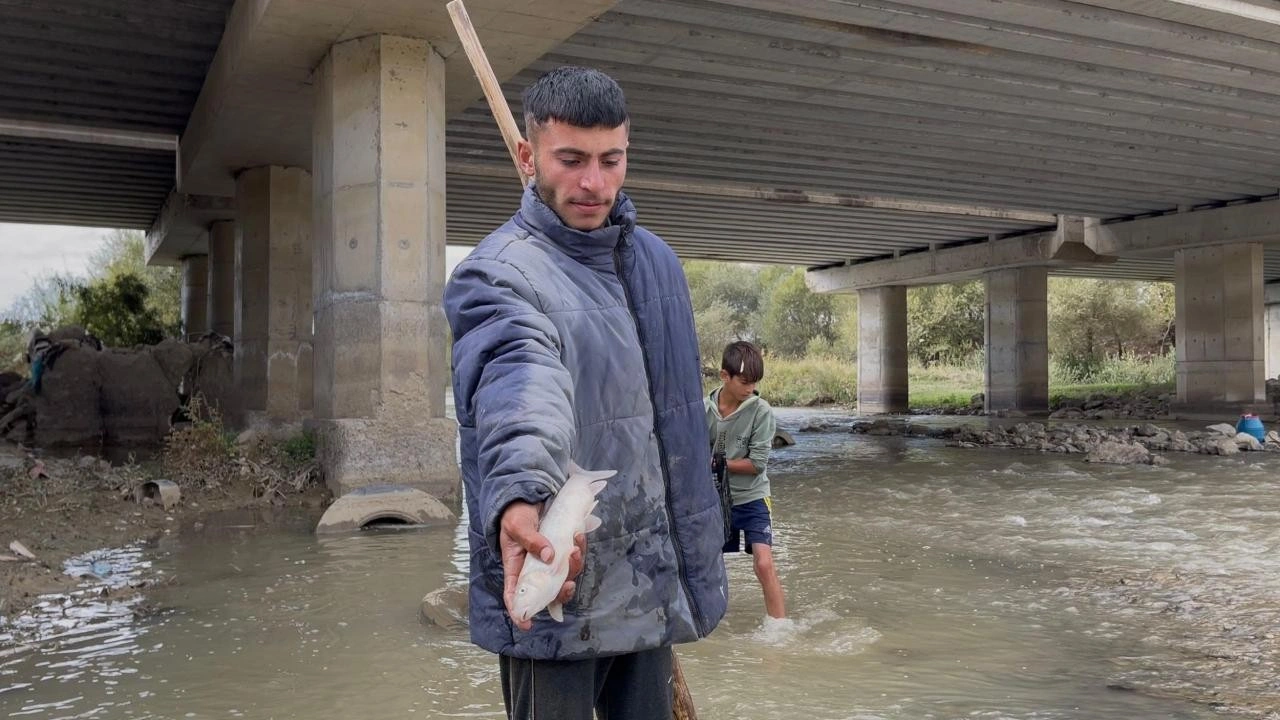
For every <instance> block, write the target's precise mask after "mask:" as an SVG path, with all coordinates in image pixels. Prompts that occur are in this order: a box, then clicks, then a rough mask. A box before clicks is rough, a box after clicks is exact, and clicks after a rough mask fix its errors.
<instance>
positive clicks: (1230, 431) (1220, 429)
mask: <svg viewBox="0 0 1280 720" xmlns="http://www.w3.org/2000/svg"><path fill="white" fill-rule="evenodd" d="M1205 430H1208V431H1210V432H1216V433H1218V434H1219V435H1222V436H1223V437H1230V438H1233V437H1235V436H1236V428H1235V426H1234V425H1228V424H1227V423H1218V424H1217V425H1209V426H1207V427H1205Z"/></svg>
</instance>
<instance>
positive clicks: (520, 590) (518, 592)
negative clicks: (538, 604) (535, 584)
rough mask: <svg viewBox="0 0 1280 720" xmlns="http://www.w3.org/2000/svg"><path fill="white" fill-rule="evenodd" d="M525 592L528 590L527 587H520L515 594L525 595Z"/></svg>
mask: <svg viewBox="0 0 1280 720" xmlns="http://www.w3.org/2000/svg"><path fill="white" fill-rule="evenodd" d="M527 592H529V588H527V587H522V588H520V589H519V590H516V594H517V595H524V594H525V593H527Z"/></svg>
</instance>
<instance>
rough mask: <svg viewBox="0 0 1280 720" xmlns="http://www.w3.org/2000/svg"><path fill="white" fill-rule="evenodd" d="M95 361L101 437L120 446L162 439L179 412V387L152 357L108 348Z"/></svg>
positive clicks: (146, 354)
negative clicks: (99, 398)
mask: <svg viewBox="0 0 1280 720" xmlns="http://www.w3.org/2000/svg"><path fill="white" fill-rule="evenodd" d="M98 364H99V372H100V375H101V378H102V390H101V392H102V395H101V404H100V408H101V412H102V428H103V437H104V439H105V440H106V441H108V442H111V443H116V444H121V445H127V444H134V443H158V442H160V441H161V440H163V439H164V437H165V435H167V434H169V428H170V424H171V423H172V421H173V415H174V413H176V412H177V411H178V406H179V398H178V387H177V384H176V383H171V382H170V381H169V378H168V376H166V374H165V371H164V369H162V368H161V367H160V363H158V362H156V359H155V357H154V356H152V355H151V353H149V352H145V351H142V352H136V351H131V350H114V349H109V350H104V351H102V352H101V353H99V354H98Z"/></svg>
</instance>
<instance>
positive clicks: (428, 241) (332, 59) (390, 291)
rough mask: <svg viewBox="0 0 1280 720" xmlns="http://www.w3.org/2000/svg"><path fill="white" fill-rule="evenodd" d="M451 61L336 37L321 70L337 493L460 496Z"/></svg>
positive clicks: (319, 267)
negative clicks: (446, 294)
mask: <svg viewBox="0 0 1280 720" xmlns="http://www.w3.org/2000/svg"><path fill="white" fill-rule="evenodd" d="M444 79H445V65H444V60H443V59H442V58H441V57H440V55H438V54H437V53H436V52H435V50H434V49H433V48H432V47H431V46H430V45H429V44H427V43H426V42H424V41H422V40H414V39H407V38H400V37H391V36H386V35H381V36H378V35H374V36H367V37H363V38H359V39H355V40H350V41H346V42H342V43H338V44H336V45H334V46H333V47H332V48H330V49H329V54H328V55H327V56H326V57H325V59H324V61H323V62H322V63H321V66H320V70H319V72H318V73H317V86H316V115H315V122H314V125H313V128H314V130H313V132H314V134H313V138H312V140H313V142H312V168H313V170H314V172H315V198H316V207H315V227H316V240H317V243H316V258H315V260H316V261H315V289H316V295H315V307H316V341H317V342H316V349H317V352H316V387H315V408H316V421H317V423H316V427H317V430H318V432H319V451H320V462H321V467H322V469H323V472H324V475H325V478H326V481H327V482H328V484H329V487H330V488H331V489H333V491H334V492H335V494H343V493H346V492H348V491H350V490H352V489H354V488H357V487H361V486H366V485H371V484H380V483H392V484H397V485H409V486H415V487H418V488H421V489H423V490H426V491H427V492H429V493H431V494H433V495H435V496H436V497H439V498H442V499H443V498H448V499H451V500H456V499H457V498H458V496H459V488H458V485H459V483H458V464H457V454H456V452H455V443H456V437H457V425H456V423H455V422H454V421H453V420H450V419H448V418H446V417H445V402H444V400H445V386H446V384H447V382H448V379H447V378H448V373H449V363H448V359H447V358H446V353H445V347H446V332H447V330H446V325H445V319H444V313H443V311H442V309H441V307H440V298H441V294H442V292H443V286H444V279H445V277H444V271H445V172H444V170H445V140H444V137H445V136H444V128H445V92H444Z"/></svg>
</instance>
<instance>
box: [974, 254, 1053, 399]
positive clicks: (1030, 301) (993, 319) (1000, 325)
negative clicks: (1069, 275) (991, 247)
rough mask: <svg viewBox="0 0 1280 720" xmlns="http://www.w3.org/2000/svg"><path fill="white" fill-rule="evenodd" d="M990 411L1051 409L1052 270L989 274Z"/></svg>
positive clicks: (988, 351)
mask: <svg viewBox="0 0 1280 720" xmlns="http://www.w3.org/2000/svg"><path fill="white" fill-rule="evenodd" d="M986 284H987V308H986V310H987V312H986V343H987V347H986V357H987V367H986V409H987V412H995V411H998V410H1020V411H1023V412H1046V411H1048V409H1049V302H1048V300H1049V272H1048V269H1047V268H1044V267H1023V268H1012V269H1007V270H993V271H991V272H989V273H987V275H986Z"/></svg>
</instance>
